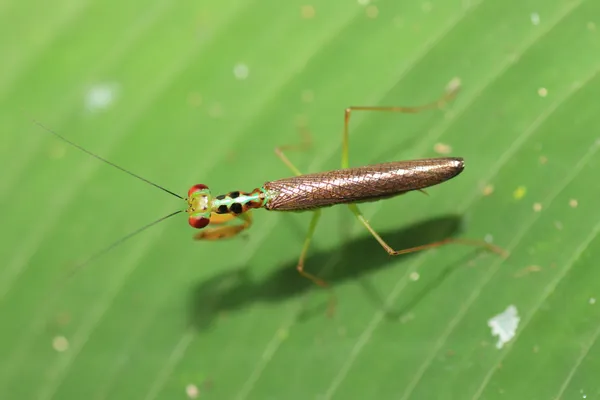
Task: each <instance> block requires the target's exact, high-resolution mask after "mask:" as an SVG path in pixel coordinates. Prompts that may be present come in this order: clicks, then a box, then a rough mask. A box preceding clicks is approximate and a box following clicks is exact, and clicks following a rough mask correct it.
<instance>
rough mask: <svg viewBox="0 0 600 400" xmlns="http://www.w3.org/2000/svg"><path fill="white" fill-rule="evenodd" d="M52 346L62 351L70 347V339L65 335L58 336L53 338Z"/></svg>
mask: <svg viewBox="0 0 600 400" xmlns="http://www.w3.org/2000/svg"><path fill="white" fill-rule="evenodd" d="M52 347H53V348H54V350H56V351H58V352H59V353H62V352H64V351H67V350H68V349H69V341H68V340H67V338H66V337H64V336H56V337H55V338H54V339H52Z"/></svg>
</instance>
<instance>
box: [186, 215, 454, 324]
mask: <svg viewBox="0 0 600 400" xmlns="http://www.w3.org/2000/svg"><path fill="white" fill-rule="evenodd" d="M460 227H461V217H459V216H456V215H450V216H443V217H438V218H435V219H430V220H427V221H424V222H420V223H417V224H414V225H411V226H408V227H406V228H403V229H400V230H392V231H387V232H383V235H382V236H383V237H384V238H386V240H387V241H388V242H389V243H393V244H394V245H395V246H396V247H397V248H404V247H413V246H417V245H419V244H423V243H430V242H435V241H439V240H442V239H444V238H447V237H451V236H454V235H456V234H457V233H458V232H459V231H460ZM336 254H340V255H339V256H338V258H337V259H336V261H335V263H334V265H333V266H332V267H331V268H327V269H326V271H324V272H323V273H319V276H320V277H322V278H324V279H325V280H326V281H327V282H328V283H329V285H330V286H331V287H335V286H336V285H337V284H340V283H342V282H344V281H348V280H351V279H358V278H360V277H362V276H365V275H367V274H371V273H373V272H375V271H379V270H383V269H386V268H388V267H390V266H391V265H394V264H395V261H397V260H398V257H390V256H389V255H388V254H387V253H385V252H384V251H383V250H382V249H381V246H380V245H379V244H378V243H377V242H376V241H375V240H374V239H373V237H372V236H364V237H361V238H357V239H354V240H350V241H349V242H347V243H345V244H344V245H342V246H340V247H339V248H337V249H331V250H328V251H317V252H314V253H312V254H311V255H310V256H309V257H308V258H307V260H306V265H307V266H309V267H308V268H310V270H311V271H315V272H317V273H318V271H319V270H320V269H323V267H324V266H326V265H328V264H331V261H332V257H333V256H335V255H336ZM414 254H416V253H409V254H405V255H402V256H399V257H411V256H413V255H414ZM296 263H297V260H296V259H293V260H290V261H289V262H286V263H285V264H284V265H282V266H281V267H280V268H278V269H276V270H275V271H273V272H272V273H271V274H270V275H268V276H267V277H265V278H263V279H261V280H253V279H252V278H251V277H250V275H249V268H248V267H247V266H240V267H239V268H236V269H234V270H231V271H229V272H223V273H220V274H218V275H216V276H214V277H212V278H210V279H208V280H204V281H202V282H200V283H198V284H197V285H196V286H195V287H194V288H193V290H192V293H191V298H190V305H189V308H190V310H189V312H190V316H189V318H190V321H189V322H190V324H191V325H192V326H193V327H194V328H196V329H198V330H203V329H207V328H209V327H210V326H211V324H212V323H213V321H214V320H215V319H216V318H217V317H218V316H219V315H222V314H223V313H226V312H231V311H236V310H238V309H241V308H243V307H247V306H249V305H250V304H252V303H255V302H281V301H284V300H286V299H288V298H292V297H295V296H298V295H300V294H302V293H304V292H306V291H308V290H324V289H321V288H319V287H318V286H316V285H315V284H314V283H313V282H311V281H310V280H308V279H305V278H303V277H302V276H300V275H299V274H298V272H297V271H296ZM464 263H465V260H460V261H458V262H455V263H453V264H451V265H448V266H445V267H444V268H442V269H441V270H440V273H439V275H438V278H436V279H435V280H433V281H432V282H430V283H429V284H427V285H426V286H425V287H424V288H423V289H422V291H421V292H420V293H419V294H417V295H416V296H414V297H413V298H412V299H411V301H410V302H409V303H407V304H406V305H405V306H404V307H403V308H402V309H399V310H394V311H391V310H388V311H389V312H388V311H386V314H387V315H388V316H389V317H391V318H398V317H400V316H401V315H402V314H404V313H406V312H408V311H409V310H410V309H411V308H413V307H414V306H415V305H416V304H417V303H418V302H420V301H421V300H422V298H424V297H425V296H426V295H427V293H429V292H430V291H431V290H433V289H434V288H435V287H436V286H438V285H439V284H441V283H442V281H443V280H444V279H446V278H447V277H448V275H449V274H450V273H451V272H452V271H454V270H455V269H456V267H457V266H459V265H464ZM362 285H363V288H364V290H365V291H366V294H367V296H368V297H369V298H370V299H371V300H372V301H374V302H375V303H378V304H377V307H384V306H383V304H384V302H383V300H382V298H381V296H379V295H378V294H377V292H376V290H374V288H373V287H372V286H369V285H368V284H367V283H365V282H362ZM326 307H327V306H326V305H324V306H323V307H322V308H321V307H319V310H318V312H320V313H323V314H324V313H325V310H326ZM312 313H314V312H312V311H311V312H310V313H309V312H303V313H301V314H302V315H300V316H299V318H306V317H307V316H308V315H309V314H312Z"/></svg>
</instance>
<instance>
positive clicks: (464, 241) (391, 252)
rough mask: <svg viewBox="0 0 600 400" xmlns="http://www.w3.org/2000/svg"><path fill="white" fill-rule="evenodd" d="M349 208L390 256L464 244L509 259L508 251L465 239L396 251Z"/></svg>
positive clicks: (360, 214)
mask: <svg viewBox="0 0 600 400" xmlns="http://www.w3.org/2000/svg"><path fill="white" fill-rule="evenodd" d="M348 208H350V211H352V213H353V214H354V215H355V216H356V218H357V219H358V220H359V222H360V223H361V224H362V225H363V226H364V227H365V228H366V229H367V230H368V231H369V233H370V234H371V235H373V237H374V238H375V240H377V242H379V244H380V245H381V247H383V249H384V250H385V251H386V252H387V253H388V254H389V255H390V256H397V255H400V254H407V253H414V252H417V251H421V250H427V249H432V248H434V247H441V246H444V245H447V244H463V245H467V246H475V247H482V248H485V249H487V250H489V251H491V252H494V253H497V254H499V255H501V256H502V257H508V253H507V251H506V250H504V249H502V248H501V247H498V246H494V245H493V244H491V243H488V242H486V241H484V240H477V239H464V238H456V239H455V238H446V239H442V240H438V241H437V242H433V243H426V244H423V245H420V246H415V247H410V248H408V249H401V250H395V249H394V248H393V247H392V246H390V245H389V244H387V242H386V241H385V240H383V238H382V237H381V236H379V234H378V233H377V232H375V230H374V229H373V228H372V227H371V224H369V222H368V221H367V220H366V218H365V217H364V216H363V214H362V213H361V212H360V210H359V208H358V207H357V206H356V205H355V204H350V205H348Z"/></svg>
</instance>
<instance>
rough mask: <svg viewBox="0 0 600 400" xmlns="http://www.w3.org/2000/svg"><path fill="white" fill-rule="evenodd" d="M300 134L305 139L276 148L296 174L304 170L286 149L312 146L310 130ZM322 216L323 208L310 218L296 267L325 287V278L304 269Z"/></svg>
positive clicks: (302, 130) (302, 131) (304, 275)
mask: <svg viewBox="0 0 600 400" xmlns="http://www.w3.org/2000/svg"><path fill="white" fill-rule="evenodd" d="M300 134H301V135H302V139H303V140H302V142H301V143H300V144H296V145H285V146H278V147H276V148H275V154H276V155H277V157H279V159H280V160H281V161H283V163H284V164H285V165H287V166H288V168H289V169H291V170H292V172H293V173H294V174H295V175H296V176H298V175H302V172H300V170H299V169H298V168H297V167H296V166H295V165H294V164H293V163H292V162H291V161H290V159H289V158H288V157H287V156H286V155H285V153H284V151H286V150H306V149H307V148H309V147H310V146H311V144H312V141H311V138H310V133H309V132H308V130H307V129H306V128H301V129H300ZM320 217H321V210H316V211H314V212H313V216H312V219H311V220H310V225H309V226H308V233H307V234H306V238H305V239H304V245H303V246H302V252H301V253H300V259H299V260H298V265H297V266H296V269H297V270H298V272H299V273H300V275H302V276H303V277H305V278H308V279H310V280H311V281H313V282H314V283H316V284H317V285H319V286H323V287H325V286H327V283H326V282H325V281H324V280H323V279H320V278H317V277H316V276H315V275H313V274H311V273H308V272H306V271H305V270H304V260H305V259H306V254H307V253H308V248H309V247H310V242H311V240H312V237H313V235H314V233H315V229H316V228H317V223H318V222H319V219H320Z"/></svg>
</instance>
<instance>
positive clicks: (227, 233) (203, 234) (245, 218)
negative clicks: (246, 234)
mask: <svg viewBox="0 0 600 400" xmlns="http://www.w3.org/2000/svg"><path fill="white" fill-rule="evenodd" d="M235 218H238V219H239V221H241V223H240V224H237V225H226V226H219V227H217V228H204V229H203V230H202V231H200V232H198V233H197V234H195V235H194V239H196V240H220V239H226V238H230V237H233V236H236V235H238V234H239V233H240V232H242V231H244V230H246V229H248V228H250V226H251V225H252V214H251V212H250V211H248V212H245V213H244V214H239V215H233V214H215V213H213V214H212V215H211V216H210V223H211V224H216V225H221V224H226V223H228V222H230V221H233V220H234V219H235Z"/></svg>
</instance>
